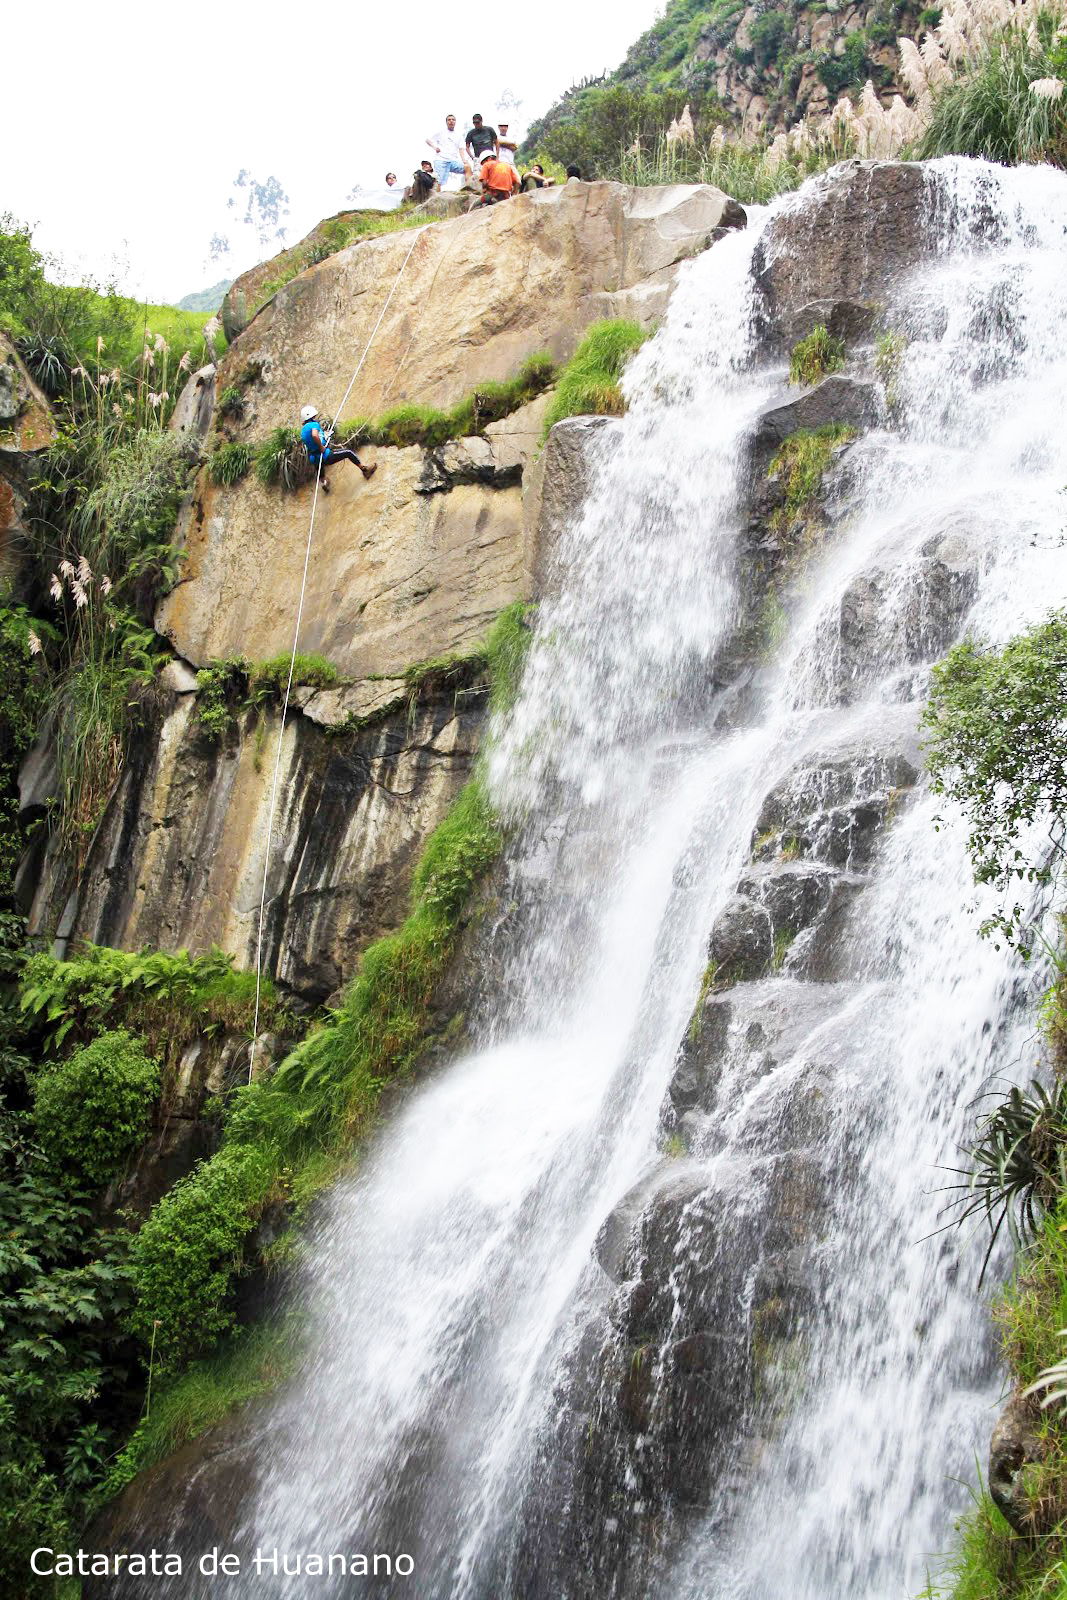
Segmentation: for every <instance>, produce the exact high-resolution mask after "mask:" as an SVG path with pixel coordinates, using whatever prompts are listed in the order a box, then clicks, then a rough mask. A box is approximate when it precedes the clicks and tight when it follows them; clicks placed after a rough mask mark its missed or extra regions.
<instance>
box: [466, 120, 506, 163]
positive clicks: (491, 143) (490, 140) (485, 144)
mask: <svg viewBox="0 0 1067 1600" xmlns="http://www.w3.org/2000/svg"><path fill="white" fill-rule="evenodd" d="M471 121H472V122H473V124H474V126H473V128H468V129H467V138H466V145H467V154H468V155H469V156H470V158H471V164H472V165H473V167H474V170H475V172H477V170H478V166H479V163H480V161H481V158H482V156H483V155H484V154H485V152H486V151H487V150H491V151H492V152H493V154H494V155H498V154H499V146H498V145H497V141H496V129H495V128H487V127H486V126H485V125H484V123H483V122H482V114H481V112H480V111H476V112H475V113H474V115H473V117H472V118H471Z"/></svg>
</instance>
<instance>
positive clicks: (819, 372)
mask: <svg viewBox="0 0 1067 1600" xmlns="http://www.w3.org/2000/svg"><path fill="white" fill-rule="evenodd" d="M844 364H845V341H844V340H843V339H838V338H835V337H834V335H833V334H832V333H831V332H830V331H829V329H828V328H827V327H826V325H825V324H824V323H821V322H820V323H819V324H818V325H817V326H816V327H814V328H812V330H811V332H810V333H809V334H808V336H807V338H806V339H801V340H799V341H798V343H796V344H795V345H794V346H793V348H792V350H791V351H790V352H789V381H790V383H798V384H802V385H804V386H805V387H810V386H811V385H812V384H813V383H818V382H819V379H820V378H825V377H826V376H827V374H828V373H831V372H839V371H840V370H841V368H842V367H843V366H844Z"/></svg>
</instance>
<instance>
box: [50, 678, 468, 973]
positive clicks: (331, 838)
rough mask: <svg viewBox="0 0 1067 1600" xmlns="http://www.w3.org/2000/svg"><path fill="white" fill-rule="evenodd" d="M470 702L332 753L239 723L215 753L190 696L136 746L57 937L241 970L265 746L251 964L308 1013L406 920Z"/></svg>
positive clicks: (457, 778) (324, 745) (295, 726)
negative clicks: (187, 956) (213, 955)
mask: <svg viewBox="0 0 1067 1600" xmlns="http://www.w3.org/2000/svg"><path fill="white" fill-rule="evenodd" d="M483 710H484V689H475V688H471V689H469V690H467V691H465V692H463V693H460V694H457V695H456V696H455V698H453V696H452V694H450V693H449V692H448V691H447V690H442V692H441V693H440V695H439V697H437V698H436V699H431V700H430V701H428V702H427V703H425V704H423V705H420V706H419V707H418V708H416V709H415V711H414V714H413V715H412V716H411V717H410V719H409V714H408V711H407V708H406V706H404V705H402V706H401V707H400V708H399V709H398V710H397V711H395V712H394V713H392V714H389V715H386V716H385V717H383V719H382V720H381V721H380V722H379V723H378V724H377V725H376V726H374V727H371V728H367V729H365V730H363V731H362V732H355V733H351V734H348V735H342V736H338V735H336V734H331V733H329V732H324V731H323V730H322V729H320V728H318V727H317V726H316V725H315V724H314V723H313V722H312V721H311V720H310V719H309V718H308V717H305V716H301V715H296V716H290V719H289V722H288V724H287V726H286V729H285V731H284V734H282V733H281V731H280V729H279V726H278V714H277V712H276V711H273V712H264V713H263V714H262V723H260V721H259V717H258V715H257V713H254V712H253V713H247V714H245V715H244V716H243V717H242V718H241V719H239V720H237V721H235V724H234V726H233V727H232V728H231V730H230V732H229V733H228V734H227V735H226V736H225V737H224V738H223V739H222V740H220V741H216V740H214V739H213V738H212V737H211V736H210V735H209V734H208V733H207V731H206V730H205V729H204V727H203V725H202V724H201V723H200V722H199V720H198V719H197V716H196V709H195V696H193V695H175V696H174V697H173V698H172V700H171V702H170V705H169V708H168V709H167V710H166V711H165V712H164V715H163V717H162V720H161V723H160V726H159V728H158V731H157V732H156V734H155V736H154V737H146V738H144V739H142V740H140V741H138V743H137V746H136V748H135V751H134V754H133V757H132V759H131V761H130V763H129V765H128V767H127V769H126V771H125V773H124V775H123V778H122V780H121V783H120V786H119V789H118V792H117V793H116V795H115V797H114V799H113V801H112V804H111V806H110V808H109V810H108V813H107V816H106V818H105V821H104V824H103V825H102V827H101V829H100V832H99V834H98V836H97V839H96V841H95V842H94V846H93V851H92V854H91V856H90V860H89V863H88V867H87V871H86V875H85V881H84V883H83V886H82V891H81V894H80V897H76V899H75V909H74V911H73V912H72V914H71V916H70V918H69V919H68V922H69V925H68V926H67V927H66V933H67V935H68V936H73V937H81V938H87V939H91V940H92V941H93V942H94V943H98V944H112V945H117V946H119V947H120V948H125V949H139V948H142V947H144V946H151V947H153V948H157V947H158V948H162V949H176V948H183V947H184V948H188V949H190V950H192V951H194V952H197V951H201V950H204V949H207V948H210V946H211V945H212V944H219V945H221V946H222V948H223V949H225V950H228V951H231V952H232V953H233V954H234V955H235V957H236V958H237V964H238V965H239V966H244V967H248V966H249V965H251V966H253V967H254V965H255V949H256V937H257V931H258V915H259V894H260V887H261V884H262V878H263V851H264V849H265V846H266V837H267V821H268V816H267V813H268V807H269V804H270V792H271V783H270V781H269V777H270V774H271V773H272V771H273V767H274V762H275V759H276V752H277V743H278V739H279V737H281V739H282V764H281V769H280V777H279V796H280V800H279V805H278V810H277V815H276V819H275V832H274V844H273V849H272V855H271V870H270V873H269V875H268V881H267V906H266V920H265V925H264V965H265V968H266V970H268V971H270V972H272V973H273V974H274V975H275V976H276V977H277V979H278V981H279V982H280V983H281V984H282V985H283V986H284V987H285V988H288V989H290V990H291V991H293V992H294V993H295V994H296V995H297V996H298V997H300V998H301V999H304V1000H307V1001H309V1002H315V1001H319V1000H322V999H325V998H326V997H327V996H328V995H330V994H333V993H334V992H335V990H337V988H338V987H339V986H340V985H341V984H342V983H343V982H344V981H345V980H346V978H347V977H348V975H349V974H350V973H351V972H352V971H353V970H354V968H355V966H356V963H357V961H358V958H359V954H360V951H361V950H362V949H363V947H364V946H365V945H366V944H367V943H368V942H369V941H370V940H371V939H373V938H375V937H377V936H378V935H379V934H380V933H382V932H385V931H388V930H390V929H392V928H395V927H396V926H397V925H398V924H399V923H400V922H402V921H403V919H404V917H405V916H406V914H407V910H408V894H409V888H410V882H411V873H412V871H413V869H414V863H415V861H416V859H417V857H418V854H419V851H420V850H421V847H422V843H423V841H424V840H425V838H426V836H427V835H428V834H429V833H430V832H431V831H432V829H433V828H434V827H435V826H436V824H437V822H439V821H440V820H441V818H442V817H443V816H444V815H445V813H446V811H447V810H448V808H449V806H450V805H451V803H452V801H453V799H454V798H455V796H456V794H457V793H458V792H459V789H460V788H461V787H462V785H463V783H464V782H465V780H466V778H467V776H468V774H469V772H470V768H471V763H472V760H473V756H474V751H475V748H476V744H477V738H478V732H479V729H480V726H481V720H482V715H483ZM68 888H69V885H68V884H67V882H66V879H65V877H64V876H63V874H62V873H61V871H60V870H59V867H58V864H57V863H55V862H51V861H46V863H45V866H44V869H43V871H42V875H41V879H40V883H39V886H38V891H37V895H36V898H35V902H34V905H33V909H32V912H31V926H33V927H34V928H37V929H42V928H45V927H47V926H48V925H49V923H50V921H52V920H53V919H54V918H55V917H56V916H57V915H58V910H59V908H60V906H62V905H63V904H64V903H66V897H67V893H68Z"/></svg>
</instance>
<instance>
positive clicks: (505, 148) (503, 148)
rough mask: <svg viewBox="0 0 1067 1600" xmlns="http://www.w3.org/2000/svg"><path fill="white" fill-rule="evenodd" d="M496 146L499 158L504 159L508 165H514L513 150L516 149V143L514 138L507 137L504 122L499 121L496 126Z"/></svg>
mask: <svg viewBox="0 0 1067 1600" xmlns="http://www.w3.org/2000/svg"><path fill="white" fill-rule="evenodd" d="M496 148H497V155H498V157H499V159H500V160H501V161H506V162H507V164H508V166H509V167H514V166H515V151H516V150H517V149H518V145H517V144H516V143H515V141H514V139H509V138H508V124H507V123H506V122H501V123H500V124H499V126H498V132H497V137H496ZM516 170H518V169H516Z"/></svg>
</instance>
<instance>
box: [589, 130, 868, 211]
mask: <svg viewBox="0 0 1067 1600" xmlns="http://www.w3.org/2000/svg"><path fill="white" fill-rule="evenodd" d="M851 154H852V144H851V143H850V142H849V140H848V138H847V137H842V138H841V139H838V140H837V141H836V142H833V143H828V144H824V145H820V146H818V147H815V146H812V148H810V149H808V150H806V151H804V152H797V151H791V152H789V153H787V154H785V155H782V154H781V153H779V152H775V153H772V152H771V150H770V149H769V148H765V147H761V146H755V145H745V144H741V143H739V142H738V141H736V140H732V139H727V140H725V141H716V140H712V141H710V142H709V143H707V144H704V145H684V144H679V143H674V144H668V143H667V141H666V138H662V139H660V140H658V141H657V143H656V144H655V145H653V146H652V147H651V148H650V149H649V150H647V151H646V150H644V149H642V150H641V151H640V152H636V151H632V150H626V151H623V152H622V153H621V154H620V157H619V162H618V167H617V169H616V170H614V171H612V172H609V173H605V174H604V175H605V176H606V177H618V178H620V179H621V181H622V182H623V183H629V184H633V185H635V186H646V185H654V184H665V183H709V184H712V185H713V186H714V187H715V188H716V189H721V190H722V191H723V193H724V194H728V195H730V196H731V197H732V198H733V199H734V200H738V201H740V203H741V204H742V205H765V204H766V203H767V202H768V201H769V200H773V199H774V197H775V195H779V194H786V193H788V192H789V191H790V190H793V189H796V188H799V186H800V185H801V184H802V183H803V182H804V181H805V179H807V178H810V177H811V176H812V175H813V174H814V173H816V172H824V171H825V170H826V169H827V168H828V167H832V166H834V165H835V163H836V162H838V161H842V160H844V159H845V157H846V156H848V155H851Z"/></svg>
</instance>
